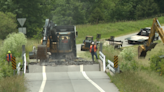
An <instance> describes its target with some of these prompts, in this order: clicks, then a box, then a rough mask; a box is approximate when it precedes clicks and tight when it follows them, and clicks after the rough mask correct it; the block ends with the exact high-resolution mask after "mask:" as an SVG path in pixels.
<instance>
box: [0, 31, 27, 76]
mask: <svg viewBox="0 0 164 92" xmlns="http://www.w3.org/2000/svg"><path fill="white" fill-rule="evenodd" d="M26 42H27V39H26V37H25V35H24V34H23V33H11V34H9V35H8V36H7V37H6V39H5V40H4V43H3V45H2V47H1V49H0V52H1V53H0V61H1V62H0V66H1V68H0V78H2V77H8V76H12V74H13V70H12V63H11V62H10V66H8V62H7V60H6V54H7V51H8V50H10V51H11V53H12V54H13V56H15V57H16V63H17V64H18V63H19V62H22V59H21V56H22V45H25V44H26Z"/></svg>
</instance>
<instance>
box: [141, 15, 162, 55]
mask: <svg viewBox="0 0 164 92" xmlns="http://www.w3.org/2000/svg"><path fill="white" fill-rule="evenodd" d="M155 32H157V33H158V34H159V36H160V38H161V40H162V42H163V43H164V32H163V29H162V28H161V25H160V23H159V21H158V20H157V18H154V19H153V24H152V27H151V30H150V34H149V39H148V41H147V43H146V44H145V45H141V46H139V47H138V57H145V56H146V53H147V51H150V50H151V49H152V48H154V47H155V46H156V44H157V43H153V41H154V36H155Z"/></svg>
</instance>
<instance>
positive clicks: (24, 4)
mask: <svg viewBox="0 0 164 92" xmlns="http://www.w3.org/2000/svg"><path fill="white" fill-rule="evenodd" d="M53 4H54V0H23V1H22V0H7V1H6V0H1V3H0V6H1V7H0V10H1V11H3V12H12V13H14V14H16V18H26V22H25V24H24V27H26V29H27V34H26V35H27V37H32V36H33V35H35V34H36V33H37V30H36V28H42V27H43V25H44V21H45V19H46V18H48V17H49V16H50V11H51V8H52V6H53ZM17 23H18V22H17Z"/></svg>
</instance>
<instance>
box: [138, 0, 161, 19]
mask: <svg viewBox="0 0 164 92" xmlns="http://www.w3.org/2000/svg"><path fill="white" fill-rule="evenodd" d="M158 12H159V9H158V6H157V4H156V3H155V2H154V0H143V1H142V2H141V3H140V4H139V5H137V7H136V12H135V13H136V14H135V17H136V18H144V17H149V16H152V15H156V14H158Z"/></svg>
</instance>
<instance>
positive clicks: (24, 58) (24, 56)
mask: <svg viewBox="0 0 164 92" xmlns="http://www.w3.org/2000/svg"><path fill="white" fill-rule="evenodd" d="M23 61H24V62H23V63H24V66H23V67H24V68H23V69H24V74H25V73H26V53H24V54H23Z"/></svg>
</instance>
